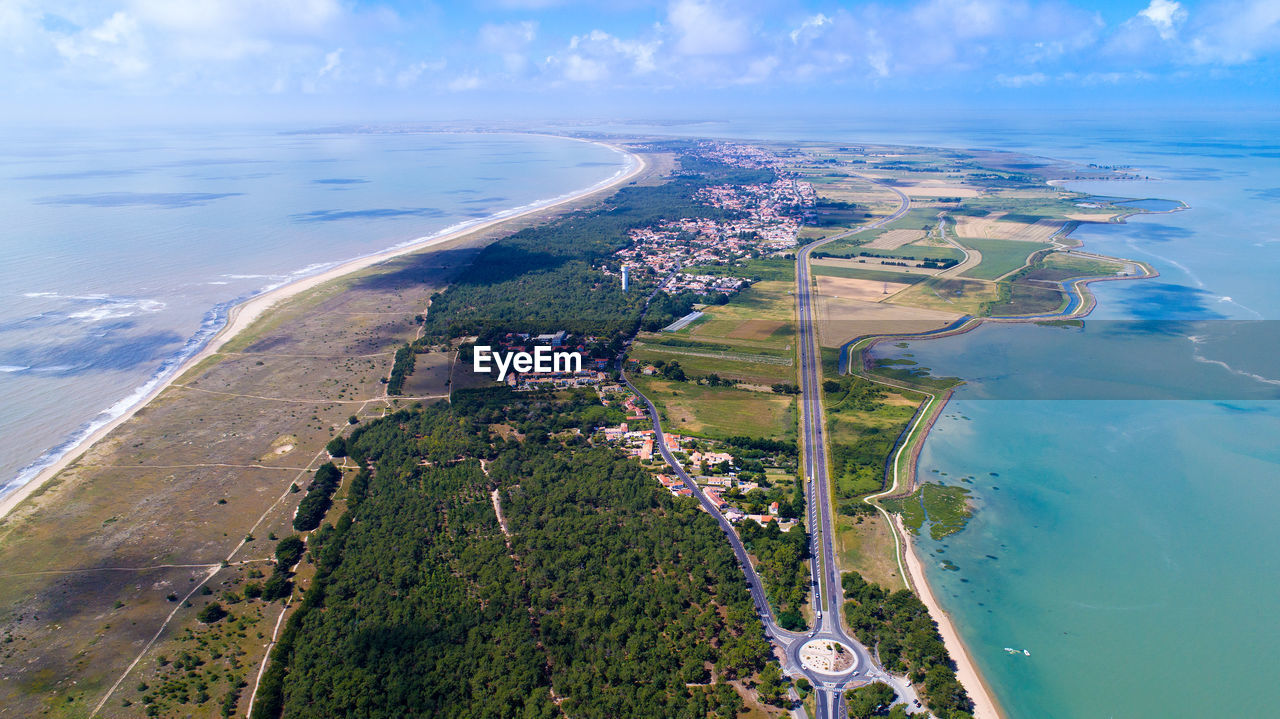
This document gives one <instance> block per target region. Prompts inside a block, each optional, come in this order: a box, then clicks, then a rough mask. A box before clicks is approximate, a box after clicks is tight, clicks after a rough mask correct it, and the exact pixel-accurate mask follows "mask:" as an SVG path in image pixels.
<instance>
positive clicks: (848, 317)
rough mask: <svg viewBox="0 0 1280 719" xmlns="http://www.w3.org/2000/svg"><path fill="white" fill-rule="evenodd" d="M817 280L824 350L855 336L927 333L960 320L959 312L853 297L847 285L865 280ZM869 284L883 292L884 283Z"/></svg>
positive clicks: (818, 309)
mask: <svg viewBox="0 0 1280 719" xmlns="http://www.w3.org/2000/svg"><path fill="white" fill-rule="evenodd" d="M817 281H818V291H817V294H816V295H815V297H814V309H815V310H816V314H817V327H818V340H819V342H820V343H821V344H822V345H823V346H826V347H839V346H840V345H842V344H844V343H845V342H848V341H849V340H851V339H853V338H855V337H862V336H866V335H871V334H907V333H916V332H928V331H929V330H935V329H938V328H940V327H945V326H947V325H948V324H950V323H951V322H953V321H955V320H956V319H957V318H959V317H960V313H958V312H948V311H944V310H935V309H927V308H920V307H905V306H902V305H898V304H893V303H890V302H873V301H869V300H865V299H857V298H856V297H854V296H852V295H853V293H852V292H851V291H850V290H852V288H853V286H851V285H848V284H847V283H850V282H853V283H866V282H868V281H867V280H853V279H850V278H847V277H826V276H822V275H819V276H818V277H817ZM871 284H872V285H873V286H875V287H877V288H879V289H880V290H881V291H882V290H883V286H884V283H883V282H875V281H874V280H873V281H871ZM846 287H848V288H849V289H846ZM909 287H910V285H900V286H899V288H900V289H906V288H909ZM880 298H883V295H880Z"/></svg>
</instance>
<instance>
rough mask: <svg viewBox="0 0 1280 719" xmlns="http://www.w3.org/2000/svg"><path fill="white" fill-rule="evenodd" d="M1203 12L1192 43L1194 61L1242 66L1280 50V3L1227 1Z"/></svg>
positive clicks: (1270, 1) (1273, 0)
mask: <svg viewBox="0 0 1280 719" xmlns="http://www.w3.org/2000/svg"><path fill="white" fill-rule="evenodd" d="M1204 15H1205V17H1204V18H1203V20H1201V21H1200V22H1197V23H1196V25H1197V31H1196V34H1195V36H1194V37H1193V38H1192V40H1191V43H1190V56H1191V57H1190V59H1191V60H1192V61H1194V62H1198V63H1212V64H1221V65H1239V64H1243V63H1247V62H1251V61H1253V60H1256V59H1257V58H1259V57H1262V56H1263V55H1266V54H1269V53H1274V52H1276V51H1277V50H1280V2H1276V1H1275V0H1246V1H1244V2H1231V3H1224V4H1222V5H1218V6H1214V7H1213V8H1212V10H1211V11H1210V10H1206V11H1205V12H1204Z"/></svg>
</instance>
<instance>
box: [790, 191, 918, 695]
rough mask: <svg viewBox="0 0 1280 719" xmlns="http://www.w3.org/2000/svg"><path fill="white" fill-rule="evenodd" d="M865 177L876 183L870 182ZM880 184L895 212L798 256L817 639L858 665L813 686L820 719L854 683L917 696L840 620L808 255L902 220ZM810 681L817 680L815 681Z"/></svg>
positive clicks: (906, 202) (902, 199)
mask: <svg viewBox="0 0 1280 719" xmlns="http://www.w3.org/2000/svg"><path fill="white" fill-rule="evenodd" d="M863 179H864V180H867V181H869V182H874V180H871V179H870V178H865V177H864V178H863ZM876 184H879V183H876ZM882 186H884V187H886V188H887V189H889V190H892V191H893V192H894V193H895V194H896V195H897V196H898V201H899V206H898V208H897V210H895V211H894V212H893V213H892V214H890V215H888V216H886V217H883V218H881V219H879V220H876V221H875V222H871V223H869V224H866V225H863V226H861V227H858V228H856V229H853V230H849V231H847V232H842V233H839V234H836V235H832V236H831V237H827V238H824V239H822V240H819V241H817V242H812V243H810V244H808V245H805V246H804V247H803V248H802V249H801V250H800V252H799V253H797V255H796V312H797V318H798V326H799V327H798V332H797V334H798V339H799V345H800V347H799V348H800V407H801V412H800V426H801V431H802V434H803V447H804V461H805V473H806V475H807V476H808V487H807V488H806V491H807V494H808V499H809V502H808V506H809V520H810V521H809V523H808V526H809V527H810V528H811V533H810V542H811V544H812V549H811V552H810V554H811V556H812V561H811V562H810V565H811V567H812V570H813V575H814V577H813V582H814V591H813V599H814V605H815V616H819V617H820V618H819V619H818V621H817V628H816V633H815V636H816V637H818V638H823V639H832V640H836V641H839V642H840V643H842V644H844V645H846V646H848V647H851V648H853V650H854V652H855V654H857V657H858V667H859V671H858V672H855V673H854V674H852V675H850V676H849V677H845V678H843V680H836V681H831V680H829V679H827V680H824V681H821V682H814V688H815V690H816V691H817V695H816V697H815V698H816V699H817V714H818V717H820V718H822V719H827V718H828V717H830V719H837V718H838V717H840V716H842V704H843V701H842V698H843V693H844V689H845V687H846V686H847V685H848V684H849V683H850V682H851V681H853V680H854V679H860V680H879V681H883V682H885V683H887V684H889V685H890V686H892V687H893V689H894V691H895V692H897V694H898V699H899V700H902V701H906V702H907V704H908V707H911V705H912V703H913V702H914V700H915V692H914V690H913V689H912V688H911V686H910V685H909V684H908V683H906V682H902V681H900V680H898V679H897V678H895V677H892V676H890V675H889V674H888V673H887V672H885V671H884V670H883V669H882V668H880V667H879V666H878V665H877V664H876V663H875V662H874V661H873V660H872V657H871V654H870V653H869V652H868V651H867V648H866V647H864V646H862V644H861V643H859V642H858V641H857V640H856V639H854V638H852V637H850V636H849V635H848V634H847V633H846V632H845V630H844V622H843V621H842V618H841V617H842V612H843V609H844V591H843V589H842V587H841V582H840V566H839V565H838V564H837V563H836V552H835V517H834V508H833V506H832V499H833V495H832V492H831V480H830V476H829V473H828V471H827V470H828V463H827V440H826V422H825V418H824V415H823V410H822V353H821V351H820V350H819V347H818V332H817V329H816V326H815V325H816V316H815V315H816V313H815V310H814V305H813V284H812V280H811V275H810V269H809V260H810V256H811V255H812V254H813V251H814V250H815V249H817V248H819V247H821V246H823V245H826V244H828V243H831V242H835V241H836V240H841V239H844V238H846V237H850V236H853V235H856V234H858V233H861V232H866V231H867V230H871V229H875V228H878V227H881V226H883V225H886V224H888V223H890V222H893V221H894V220H897V219H899V218H901V217H902V216H903V215H905V214H906V213H907V211H908V210H909V209H911V200H910V199H909V198H908V197H907V196H906V195H905V194H903V193H902V192H901V191H900V190H898V189H897V188H895V187H891V186H888V185H882ZM810 681H813V679H812V678H811V679H810ZM859 683H861V682H859Z"/></svg>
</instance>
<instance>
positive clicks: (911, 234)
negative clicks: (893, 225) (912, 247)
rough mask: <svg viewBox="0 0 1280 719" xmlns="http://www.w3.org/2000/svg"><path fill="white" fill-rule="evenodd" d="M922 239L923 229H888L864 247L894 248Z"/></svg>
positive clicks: (876, 248)
mask: <svg viewBox="0 0 1280 719" xmlns="http://www.w3.org/2000/svg"><path fill="white" fill-rule="evenodd" d="M922 239H924V230H889V231H888V232H885V233H884V234H882V235H880V236H879V237H877V238H875V239H874V240H872V241H870V242H868V243H867V244H866V245H864V247H867V248H868V249H875V250H896V249H898V248H899V247H902V246H903V245H909V244H911V243H912V242H917V241H919V240H922Z"/></svg>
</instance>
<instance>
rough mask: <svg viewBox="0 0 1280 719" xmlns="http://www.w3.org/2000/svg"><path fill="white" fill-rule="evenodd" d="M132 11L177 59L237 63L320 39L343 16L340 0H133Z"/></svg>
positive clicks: (332, 28) (335, 26)
mask: <svg viewBox="0 0 1280 719" xmlns="http://www.w3.org/2000/svg"><path fill="white" fill-rule="evenodd" d="M129 6H130V12H131V13H132V14H133V15H134V16H135V17H137V18H138V20H139V22H141V23H142V24H143V25H145V26H147V27H149V28H153V29H154V30H155V31H156V33H157V34H158V35H160V36H162V37H164V38H165V39H166V40H168V43H167V45H168V50H169V51H170V52H172V53H173V54H174V55H177V56H181V57H190V58H197V59H212V60H235V59H240V58H245V57H251V56H255V55H263V54H267V53H269V52H271V51H272V50H274V49H276V48H277V47H278V46H280V45H281V44H286V45H287V44H292V43H297V42H302V41H306V40H309V39H315V38H321V37H324V36H326V34H327V33H329V32H332V31H333V30H335V29H336V28H337V26H338V25H339V21H340V20H341V19H342V18H343V16H344V10H343V8H342V6H341V5H339V4H338V2H337V0H272V2H260V1H259V0H205V1H202V2H175V1H174V0H130V3H129Z"/></svg>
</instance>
